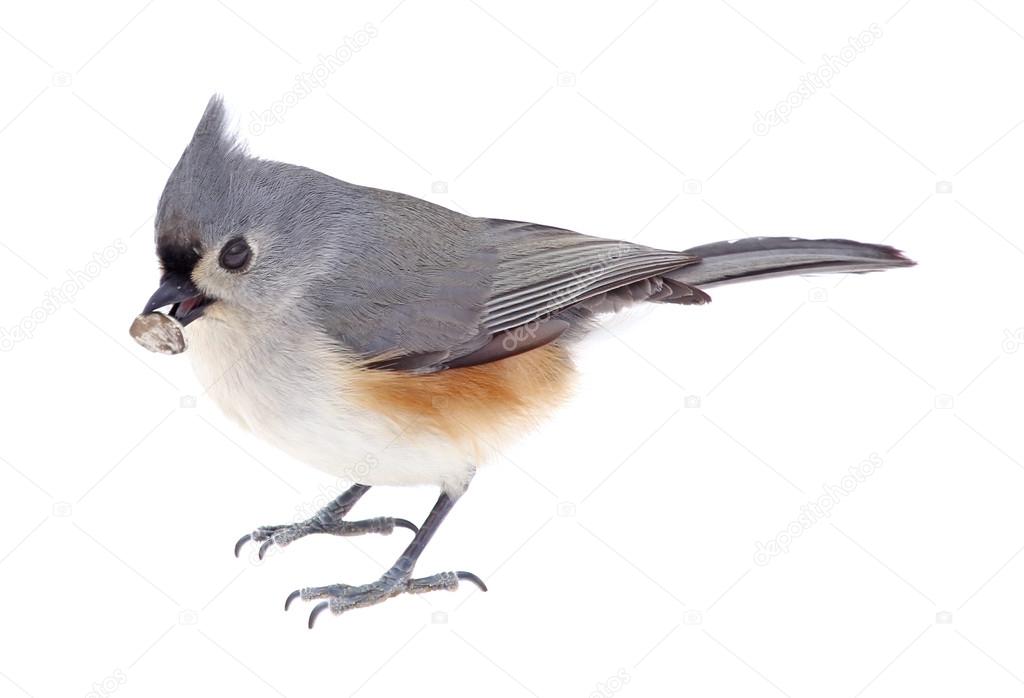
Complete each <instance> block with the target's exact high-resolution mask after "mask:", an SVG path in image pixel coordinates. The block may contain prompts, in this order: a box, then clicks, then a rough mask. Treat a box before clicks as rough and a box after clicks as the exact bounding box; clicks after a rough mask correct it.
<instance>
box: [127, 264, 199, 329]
mask: <svg viewBox="0 0 1024 698" xmlns="http://www.w3.org/2000/svg"><path fill="white" fill-rule="evenodd" d="M167 305H170V306H172V307H171V312H170V315H171V316H172V317H174V318H175V319H176V320H177V321H178V322H180V323H181V324H182V325H187V324H188V323H190V322H192V321H193V320H195V319H196V318H198V317H200V316H202V314H203V309H204V307H205V306H206V305H208V300H207V298H206V296H204V295H203V292H202V291H200V290H199V289H198V288H196V285H195V284H193V283H192V280H191V279H189V278H188V277H187V276H183V275H181V274H175V273H167V274H164V276H163V279H161V281H160V288H158V289H157V290H156V293H154V294H153V295H152V297H150V299H149V301H148V302H147V303H146V307H145V308H143V309H142V312H143V313H144V314H145V313H151V312H153V311H154V310H156V309H157V308H163V307H164V306H167Z"/></svg>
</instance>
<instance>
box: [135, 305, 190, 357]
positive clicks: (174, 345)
mask: <svg viewBox="0 0 1024 698" xmlns="http://www.w3.org/2000/svg"><path fill="white" fill-rule="evenodd" d="M182 329H184V328H183V326H182V324H181V323H180V322H178V321H177V320H176V319H174V318H172V317H171V316H169V315H164V314H163V313H145V314H143V315H139V316H138V317H136V318H135V321H134V322H132V326H131V328H130V329H129V330H128V333H129V334H130V335H131V336H132V339H134V340H135V341H136V342H138V343H139V346H141V347H142V348H143V349H147V350H149V351H151V352H154V353H157V354H180V353H181V352H183V351H185V347H186V344H185V335H184V333H183V332H182Z"/></svg>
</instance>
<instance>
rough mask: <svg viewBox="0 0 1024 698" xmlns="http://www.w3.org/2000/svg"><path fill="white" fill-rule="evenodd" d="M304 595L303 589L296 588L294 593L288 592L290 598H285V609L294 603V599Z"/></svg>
mask: <svg viewBox="0 0 1024 698" xmlns="http://www.w3.org/2000/svg"><path fill="white" fill-rule="evenodd" d="M300 596H302V590H301V589H296V590H295V591H293V592H292V593H290V594H288V598H287V599H285V600H284V610H286V611H287V610H288V607H289V606H291V605H292V601H294V600H295V599H297V598H299V597H300Z"/></svg>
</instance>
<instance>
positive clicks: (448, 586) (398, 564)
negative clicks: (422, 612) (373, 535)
mask: <svg viewBox="0 0 1024 698" xmlns="http://www.w3.org/2000/svg"><path fill="white" fill-rule="evenodd" d="M458 497H459V495H458V494H457V495H454V496H453V495H449V494H448V493H445V492H442V493H441V496H440V497H438V499H437V503H436V504H434V508H433V509H431V511H430V514H429V515H428V516H427V519H426V520H425V521H424V522H423V525H422V526H420V530H419V531H417V533H416V536H415V537H414V538H413V539H412V542H411V543H409V547H407V548H406V549H405V552H403V553H402V555H401V556H400V557H399V558H398V560H396V561H395V564H394V565H392V567H391V569H389V570H388V571H387V572H385V573H384V574H383V575H382V576H381V578H380V579H378V580H377V581H375V582H371V583H369V584H363V585H362V586H350V585H348V584H331V585H329V586H324V587H307V588H305V589H300V590H297V591H293V592H292V593H291V594H289V596H288V599H287V600H286V601H285V605H284V607H285V610H287V609H288V607H289V606H290V605H291V603H292V601H294V600H295V599H297V598H299V597H301V598H302V599H303V600H304V601H309V600H312V599H327V600H326V601H321V602H320V603H319V604H317V605H316V607H315V608H314V609H313V611H312V613H310V614H309V627H310V628H312V627H313V623H314V622H315V621H316V617H317V616H318V615H320V613H322V612H323V611H324V610H325V609H327V608H330V609H331V612H332V613H334V614H338V613H344V612H345V611H348V610H350V609H353V608H360V607H362V606H372V605H373V604H377V603H380V602H381V601H385V600H387V599H390V598H391V597H392V596H397V595H398V594H403V593H407V594H419V593H423V592H427V591H439V590H447V591H455V590H456V589H457V588H458V586H459V580H460V579H465V580H467V581H470V582H472V583H473V584H475V585H477V586H478V587H479V588H480V589H481V590H483V591H487V586H486V585H485V584H484V583H483V582H482V581H481V580H480V578H479V577H477V576H476V575H475V574H473V573H471V572H441V573H439V574H434V575H431V576H429V577H419V578H413V576H412V571H413V568H414V567H416V561H417V560H418V559H419V557H420V554H421V553H422V552H423V549H424V548H425V547H426V546H427V543H428V542H430V539H431V538H433V536H434V533H435V532H436V531H437V529H438V527H439V526H440V525H441V522H442V521H443V520H444V517H445V516H447V515H448V512H449V511H451V509H452V506H454V504H455V501H456V500H457V499H458Z"/></svg>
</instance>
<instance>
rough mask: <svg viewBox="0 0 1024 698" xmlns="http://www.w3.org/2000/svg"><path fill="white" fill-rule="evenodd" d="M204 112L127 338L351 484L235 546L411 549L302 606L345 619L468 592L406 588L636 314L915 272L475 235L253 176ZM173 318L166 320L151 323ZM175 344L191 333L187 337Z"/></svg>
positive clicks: (310, 592)
mask: <svg viewBox="0 0 1024 698" xmlns="http://www.w3.org/2000/svg"><path fill="white" fill-rule="evenodd" d="M225 121H226V119H225V114H224V108H223V105H222V103H221V100H220V99H219V98H218V97H216V96H215V97H214V98H213V99H211V100H210V103H209V105H208V106H207V108H206V111H205V113H204V114H203V117H202V119H201V121H200V123H199V126H198V128H197V129H196V131H195V134H194V136H193V138H192V141H191V142H190V143H189V144H188V147H187V148H186V149H185V152H184V154H183V155H182V156H181V160H180V161H179V162H178V164H177V166H176V167H175V168H174V171H173V172H172V173H171V176H170V178H169V180H168V182H167V185H166V187H165V189H164V192H163V195H162V196H161V198H160V204H159V209H158V211H157V217H156V248H157V255H158V256H159V259H160V265H161V267H162V270H163V276H162V278H161V284H160V288H159V289H158V290H157V292H156V293H155V294H153V297H152V298H151V299H150V300H149V302H148V303H147V304H146V306H145V309H144V315H142V316H140V318H139V319H138V320H137V321H136V325H133V330H132V334H133V335H135V336H136V338H137V339H139V340H140V342H142V343H143V344H144V345H147V346H148V347H149V348H151V349H157V350H161V351H167V352H170V353H176V352H178V351H182V350H183V349H184V348H185V347H186V345H187V346H188V348H189V353H190V354H191V356H192V359H193V364H194V367H195V370H196V372H197V374H198V376H199V378H200V380H201V381H202V382H203V383H204V384H205V385H207V386H208V391H209V394H210V395H211V396H212V397H213V399H214V401H215V402H216V403H217V404H218V405H219V406H220V408H221V409H222V410H223V411H224V412H225V413H227V415H228V416H230V417H231V418H233V419H234V420H235V421H237V422H238V423H239V424H241V425H242V426H243V427H245V428H247V429H249V430H251V431H253V432H254V433H256V434H257V435H259V436H261V437H262V438H264V439H266V440H268V441H270V442H271V443H273V444H275V445H276V446H279V447H280V448H281V449H283V450H284V451H286V452H288V453H289V454H291V455H293V456H294V457H296V458H298V459H300V460H302V461H304V462H306V463H309V464H311V465H313V466H316V467H318V468H321V469H323V470H326V471H327V472H330V473H332V474H334V475H337V476H339V477H342V478H345V479H347V480H349V481H352V482H355V483H356V484H354V485H352V487H350V488H349V489H348V490H347V491H345V492H344V493H343V494H341V496H340V497H338V498H337V499H336V500H335V501H334V502H332V503H331V504H329V505H328V506H326V507H325V508H323V509H322V510H321V511H319V512H318V513H317V514H316V515H314V516H313V517H312V518H310V519H308V520H305V521H301V522H299V523H294V524H285V525H279V526H264V527H261V528H258V529H256V530H255V531H253V532H252V533H251V534H248V535H246V536H243V537H242V539H241V540H239V541H238V543H237V544H236V546H235V554H236V555H237V554H238V551H239V549H240V548H241V547H242V546H243V545H244V544H245V542H246V541H248V540H253V541H259V542H262V545H261V547H260V549H259V553H260V556H261V557H262V555H263V553H264V552H265V551H266V550H267V548H268V546H270V545H273V544H277V545H286V544H287V543H289V542H291V541H293V540H296V539H297V538H300V537H302V536H305V535H308V534H310V533H331V534H335V535H359V534H363V533H371V532H373V533H384V534H387V533H391V531H392V530H393V529H394V528H395V527H396V526H397V527H403V528H408V529H410V530H412V531H413V532H414V537H413V539H412V542H411V543H410V544H409V546H408V547H407V548H406V549H405V551H404V552H403V553H402V555H401V556H400V557H399V558H398V560H397V561H396V562H395V564H394V566H393V567H391V569H389V570H388V571H387V572H385V573H384V575H383V576H382V577H381V578H380V579H379V580H377V581H375V582H372V583H370V584H365V585H362V586H348V585H344V584H334V585H330V586H324V587H310V588H305V589H302V590H299V591H295V592H293V593H292V594H291V595H290V596H289V597H288V600H287V602H286V604H285V608H287V607H288V606H289V605H290V604H291V603H292V601H294V600H295V599H296V598H298V597H301V598H302V599H304V600H310V599H323V601H322V602H321V603H319V604H317V606H316V607H315V608H314V609H313V610H312V613H311V614H310V618H309V625H310V627H312V625H313V621H314V620H315V619H316V616H317V615H318V614H319V613H320V612H322V611H323V610H324V609H326V608H330V610H331V611H333V612H334V613H342V612H344V611H346V610H349V609H351V608H355V607H359V606H368V605H371V604H375V603H379V602H380V601H383V600H385V599H387V598H390V597H392V596H395V595H397V594H400V593H410V592H425V591H432V590H438V589H449V590H454V589H455V588H457V587H458V585H459V582H460V580H461V581H469V582H472V583H474V584H476V585H477V586H479V587H480V588H481V589H484V590H486V587H485V586H484V584H483V582H482V581H481V580H480V579H479V578H478V577H477V576H476V575H473V574H471V573H468V572H444V573H441V574H435V575H433V576H429V577H421V578H414V577H413V576H412V572H413V567H414V566H415V564H416V561H417V559H418V558H419V556H420V553H421V552H422V551H423V548H424V546H426V544H427V542H428V541H429V540H430V538H431V537H432V536H433V535H434V533H435V531H436V530H437V528H438V526H439V525H440V523H441V521H442V520H443V519H444V518H445V516H446V515H447V514H448V512H449V511H450V510H451V508H452V506H453V505H454V503H455V501H456V500H457V499H458V498H459V497H460V496H461V495H462V494H463V492H465V491H466V487H467V486H468V485H469V481H470V480H471V479H472V477H473V473H474V470H475V468H476V467H477V466H478V465H480V464H481V463H483V462H485V461H486V460H487V458H488V456H489V454H492V453H493V452H494V450H495V449H496V448H497V447H498V445H500V444H503V443H506V442H507V441H508V440H509V439H510V438H512V437H514V436H516V435H517V433H518V432H520V431H521V430H522V428H523V427H524V426H525V425H527V424H528V423H530V422H532V421H535V420H537V419H538V418H540V417H542V416H544V415H545V414H546V413H548V412H549V411H550V410H551V409H552V408H554V407H555V406H556V405H557V404H558V403H559V402H560V401H561V400H563V399H564V398H565V397H566V395H567V394H568V392H569V389H570V384H571V382H572V378H573V372H574V371H573V365H572V361H571V359H570V355H569V349H570V348H571V346H572V345H573V344H574V343H575V342H576V341H577V340H579V339H580V338H582V337H583V336H584V335H586V334H587V332H588V331H589V330H590V329H591V328H592V327H593V326H594V322H595V317H596V316H598V315H600V314H603V313H606V312H613V311H617V310H619V309H621V308H623V307H626V306H629V305H633V304H636V303H641V302H652V303H674V304H683V305H690V304H696V305H700V304H703V303H706V302H707V301H708V300H710V298H709V296H708V295H707V293H705V292H704V291H703V290H702V288H703V287H708V286H712V285H715V284H723V283H728V282H732V281H745V280H748V279H756V278H764V277H768V276H777V275H784V274H799V273H809V272H815V273H817V272H865V271H876V270H882V269H887V268H890V267H903V266H910V265H912V264H913V262H912V261H910V260H909V259H907V258H906V257H904V256H903V255H902V254H901V253H900V252H898V251H897V250H895V249H893V248H891V247H887V246H884V245H869V244H862V243H857V242H851V241H848V240H801V239H797V238H750V239H745V240H737V241H729V242H717V243H712V244H709V245H703V246H701V247H695V248H693V249H690V250H686V251H683V252H672V251H667V250H659V249H653V248H650V247H644V246H642V245H637V244H633V243H629V242H622V241H618V240H608V239H602V238H596V237H590V236H586V235H580V234H578V233H574V232H572V231H569V230H562V229H558V228H552V227H548V226H544V225H538V224H534V223H521V222H517V221H506V220H495V219H489V218H471V217H469V216H465V215H462V214H460V213H456V212H454V211H450V210H448V209H445V208H442V207H441V206H437V205H435V204H432V203H428V202H426V201H421V200H420V199H416V198H414V197H412V196H407V195H404V194H398V193H395V192H390V191H383V190H379V189H370V188H367V187H361V186H356V185H353V184H348V183H347V182H342V181H339V180H337V179H334V178H332V177H329V176H327V175H324V174H321V173H320V172H316V171H313V170H309V169H306V168H304V167H297V166H294V165H287V164H283V163H279V162H271V161H267V160H260V159H258V158H254V157H250V156H249V155H247V154H246V153H245V151H244V149H243V148H242V146H240V145H239V144H238V143H237V142H236V141H235V140H234V139H233V137H232V136H231V135H230V134H229V133H228V132H227V131H226V130H225ZM165 306H171V309H170V311H169V314H167V315H164V314H158V313H154V311H156V310H158V309H160V308H163V307H165ZM182 329H184V332H183V333H182V331H181V330H182ZM373 485H435V486H437V487H439V488H440V489H441V494H440V497H439V498H438V500H437V503H436V504H435V505H434V508H433V509H432V510H431V512H430V514H429V516H427V518H426V520H425V521H424V522H423V524H422V526H420V527H419V528H417V527H416V526H415V525H413V524H412V523H410V522H409V521H406V520H404V519H397V518H377V519H367V520H362V521H350V520H348V519H347V518H346V516H347V514H348V512H349V510H350V509H351V508H352V507H353V505H354V504H355V503H356V502H357V501H358V500H359V499H360V498H361V497H362V496H363V495H364V494H365V493H366V492H367V490H369V488H370V487H371V486H373Z"/></svg>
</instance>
